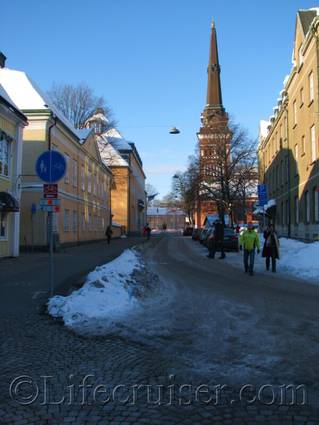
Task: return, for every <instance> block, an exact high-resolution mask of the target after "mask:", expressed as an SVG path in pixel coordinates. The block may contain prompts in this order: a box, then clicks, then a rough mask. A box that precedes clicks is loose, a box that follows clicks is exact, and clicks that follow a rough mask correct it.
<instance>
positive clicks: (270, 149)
mask: <svg viewBox="0 0 319 425" xmlns="http://www.w3.org/2000/svg"><path fill="white" fill-rule="evenodd" d="M318 52H319V9H309V10H301V11H299V12H298V13H297V19H296V28H295V40H294V47H293V67H292V70H291V72H290V75H288V76H287V77H286V78H285V80H284V87H283V90H282V91H281V92H280V96H279V98H278V101H277V105H276V107H275V108H274V113H273V115H272V116H271V117H270V119H269V121H262V122H261V125H260V140H259V147H258V158H259V180H260V182H262V183H265V184H266V185H267V191H268V198H269V199H270V203H269V205H270V206H272V208H270V209H269V210H270V216H271V217H272V219H273V221H274V222H275V223H276V227H277V230H278V231H279V233H280V234H281V235H284V236H288V237H294V238H299V239H304V240H315V239H318V237H319V161H318V155H319V144H318V134H319V114H318V105H319V97H318V84H319V82H318V65H319V55H318ZM271 210H272V211H271Z"/></svg>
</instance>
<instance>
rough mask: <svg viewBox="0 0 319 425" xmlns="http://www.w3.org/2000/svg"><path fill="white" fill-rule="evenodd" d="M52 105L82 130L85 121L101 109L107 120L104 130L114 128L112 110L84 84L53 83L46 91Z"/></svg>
mask: <svg viewBox="0 0 319 425" xmlns="http://www.w3.org/2000/svg"><path fill="white" fill-rule="evenodd" d="M48 95H49V96H50V98H51V100H52V102H53V104H54V105H55V106H56V108H58V109H59V110H60V111H61V112H62V114H63V115H64V116H65V117H66V118H67V119H68V120H69V121H70V122H71V123H72V124H73V125H74V127H75V128H83V127H84V124H85V122H86V120H87V119H88V118H90V117H91V116H92V115H93V114H94V112H95V111H96V110H97V109H98V108H102V109H103V111H104V114H105V117H106V118H107V120H108V123H106V124H107V125H106V129H105V130H108V128H112V127H115V121H114V118H113V113H112V110H111V108H110V107H109V106H107V105H106V102H105V100H104V98H103V97H102V96H95V94H94V91H93V90H92V88H91V87H89V86H88V85H87V84H86V83H80V84H78V85H72V84H66V83H58V84H57V83H54V84H53V85H52V87H51V90H49V91H48Z"/></svg>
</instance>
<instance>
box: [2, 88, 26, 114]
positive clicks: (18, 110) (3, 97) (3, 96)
mask: <svg viewBox="0 0 319 425" xmlns="http://www.w3.org/2000/svg"><path fill="white" fill-rule="evenodd" d="M0 97H2V99H4V100H5V101H6V102H7V104H9V105H10V106H11V108H12V109H13V110H14V111H15V112H16V114H17V115H19V117H20V119H22V120H23V121H25V122H27V117H26V116H25V115H23V113H22V112H21V111H20V109H19V108H18V106H17V105H16V104H15V103H14V102H13V100H12V99H11V98H10V96H9V95H8V93H7V92H6V91H5V89H4V88H3V87H2V85H1V84H0Z"/></svg>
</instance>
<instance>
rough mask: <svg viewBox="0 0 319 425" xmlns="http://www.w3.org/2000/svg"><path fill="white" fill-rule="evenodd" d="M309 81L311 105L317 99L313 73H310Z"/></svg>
mask: <svg viewBox="0 0 319 425" xmlns="http://www.w3.org/2000/svg"><path fill="white" fill-rule="evenodd" d="M308 81H309V103H311V102H312V101H313V100H314V98H315V91H314V75H313V71H311V72H310V74H309V76H308Z"/></svg>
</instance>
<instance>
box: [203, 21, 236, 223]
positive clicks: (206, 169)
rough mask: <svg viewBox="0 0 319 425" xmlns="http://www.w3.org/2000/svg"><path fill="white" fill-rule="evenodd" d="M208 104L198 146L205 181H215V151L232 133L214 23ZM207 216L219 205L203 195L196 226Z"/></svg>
mask: <svg viewBox="0 0 319 425" xmlns="http://www.w3.org/2000/svg"><path fill="white" fill-rule="evenodd" d="M207 74H208V83H207V101H206V106H205V108H204V111H203V113H202V115H201V123H202V125H201V127H200V130H199V132H198V133H197V137H198V143H199V155H200V158H199V164H200V176H201V179H202V180H205V177H206V178H207V176H209V180H210V181H212V177H211V176H212V175H213V173H212V170H213V169H214V166H215V165H216V159H215V155H214V152H215V147H216V144H218V143H221V142H222V143H225V139H226V140H227V139H230V137H231V132H230V130H229V128H228V114H227V112H226V111H225V108H224V107H223V101H222V89H221V83H220V65H219V60H218V48H217V36H216V28H215V23H214V21H213V22H212V26H211V39H210V52H209V65H208V70H207ZM208 214H217V206H216V204H215V203H214V202H213V201H211V200H209V199H205V195H202V194H200V196H199V199H198V201H197V206H196V224H197V226H198V227H202V226H203V224H204V220H205V217H206V216H207V215H208Z"/></svg>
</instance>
